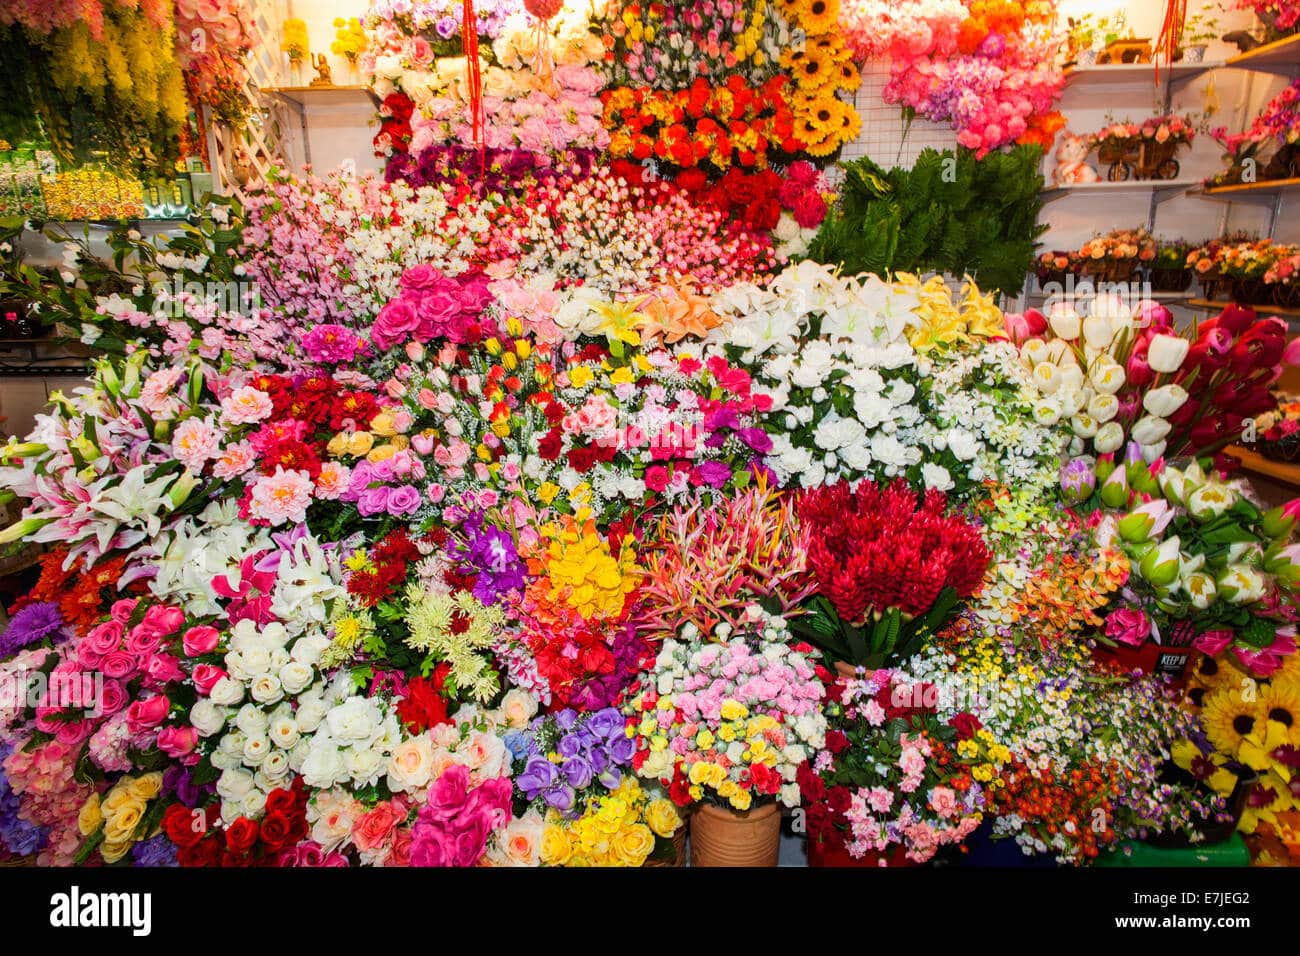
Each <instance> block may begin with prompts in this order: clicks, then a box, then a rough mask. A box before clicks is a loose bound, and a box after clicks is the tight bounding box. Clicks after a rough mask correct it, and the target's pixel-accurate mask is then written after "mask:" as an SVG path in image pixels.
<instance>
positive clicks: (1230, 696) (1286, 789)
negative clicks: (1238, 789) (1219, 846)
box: [1172, 655, 1300, 833]
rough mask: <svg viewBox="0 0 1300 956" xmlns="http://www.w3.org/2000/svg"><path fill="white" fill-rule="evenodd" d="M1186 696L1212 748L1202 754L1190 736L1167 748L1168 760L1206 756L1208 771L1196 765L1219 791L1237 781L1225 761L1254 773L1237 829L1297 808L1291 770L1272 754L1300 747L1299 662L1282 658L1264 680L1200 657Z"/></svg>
mask: <svg viewBox="0 0 1300 956" xmlns="http://www.w3.org/2000/svg"><path fill="white" fill-rule="evenodd" d="M1187 697H1188V701H1189V703H1190V704H1191V705H1192V706H1193V708H1197V707H1199V709H1200V713H1201V725H1202V726H1203V727H1204V729H1205V735H1206V737H1207V738H1208V739H1209V742H1210V745H1211V746H1212V747H1213V748H1214V752H1213V753H1210V754H1209V755H1208V756H1207V755H1205V754H1203V753H1202V752H1201V751H1200V749H1199V748H1197V747H1196V745H1195V744H1193V743H1191V742H1190V741H1180V742H1179V743H1177V744H1175V745H1174V747H1173V748H1172V752H1173V758H1174V762H1175V763H1177V764H1178V765H1179V766H1181V767H1183V768H1184V769H1188V770H1191V769H1192V765H1193V763H1197V762H1198V759H1200V760H1208V761H1209V764H1210V766H1211V767H1213V769H1212V770H1210V769H1209V767H1206V766H1205V764H1204V763H1201V764H1200V768H1201V772H1202V773H1203V774H1204V773H1205V771H1206V770H1209V773H1208V776H1206V778H1205V779H1206V783H1208V784H1209V785H1210V786H1211V787H1213V788H1214V789H1215V790H1217V791H1218V792H1219V793H1221V794H1223V795H1225V796H1226V795H1227V794H1228V793H1230V792H1231V791H1232V788H1233V787H1234V786H1235V785H1236V782H1237V776H1236V775H1235V774H1233V773H1231V772H1229V771H1228V770H1226V769H1225V765H1226V764H1228V763H1237V764H1244V765H1245V766H1246V767H1249V768H1250V769H1251V770H1254V771H1256V772H1257V773H1258V774H1259V782H1258V784H1257V785H1256V790H1255V792H1254V798H1253V799H1251V800H1250V801H1249V803H1248V805H1247V807H1246V810H1245V812H1244V813H1243V814H1242V818H1241V824H1240V829H1241V830H1242V832H1244V833H1253V832H1255V830H1256V829H1257V828H1258V827H1259V825H1260V824H1261V823H1265V824H1269V825H1270V826H1276V825H1277V823H1278V817H1277V815H1278V814H1279V813H1286V812H1288V811H1295V810H1300V801H1297V799H1296V797H1295V795H1294V794H1293V793H1292V791H1291V783H1292V781H1293V779H1294V778H1295V769H1294V768H1292V767H1290V766H1288V765H1287V764H1286V763H1285V762H1284V761H1281V760H1278V759H1277V757H1276V756H1275V755H1276V753H1277V752H1278V750H1279V749H1280V748H1282V747H1288V746H1289V747H1300V661H1297V659H1296V657H1295V656H1294V655H1293V656H1292V657H1289V658H1287V660H1286V663H1285V664H1284V665H1283V666H1282V667H1281V668H1280V669H1279V670H1278V671H1277V672H1275V673H1274V674H1273V675H1272V676H1271V677H1270V678H1269V679H1268V680H1264V679H1261V678H1256V677H1252V676H1251V675H1250V674H1248V673H1246V672H1245V671H1243V670H1241V669H1240V668H1238V667H1237V666H1236V665H1234V664H1233V663H1231V661H1230V660H1229V659H1228V658H1227V657H1220V658H1210V657H1205V658H1202V659H1201V660H1200V661H1199V662H1198V663H1197V665H1196V668H1195V671H1194V673H1193V675H1192V677H1191V678H1190V679H1189V681H1188V690H1187ZM1261 790H1262V791H1266V792H1267V793H1268V794H1269V795H1271V798H1272V799H1270V800H1269V801H1268V802H1267V803H1261V802H1260V801H1259V799H1258V797H1259V796H1260V794H1261Z"/></svg>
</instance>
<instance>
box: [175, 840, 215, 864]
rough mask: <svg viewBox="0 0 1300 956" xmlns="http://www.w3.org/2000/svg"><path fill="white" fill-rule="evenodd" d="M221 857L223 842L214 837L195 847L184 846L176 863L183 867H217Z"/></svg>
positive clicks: (179, 851) (178, 853)
mask: <svg viewBox="0 0 1300 956" xmlns="http://www.w3.org/2000/svg"><path fill="white" fill-rule="evenodd" d="M220 857H221V841H219V840H218V839H216V838H215V837H213V838H212V839H210V840H200V841H199V842H198V843H196V844H194V845H193V846H183V847H181V848H180V849H179V850H178V851H177V852H176V862H177V863H179V864H180V865H181V866H216V863H217V860H218V859H219V858H220Z"/></svg>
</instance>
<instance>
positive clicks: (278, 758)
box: [253, 750, 289, 790]
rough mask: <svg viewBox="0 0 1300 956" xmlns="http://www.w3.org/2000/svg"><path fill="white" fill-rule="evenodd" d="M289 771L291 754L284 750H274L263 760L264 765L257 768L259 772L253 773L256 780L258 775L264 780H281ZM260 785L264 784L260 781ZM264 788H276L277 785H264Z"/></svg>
mask: <svg viewBox="0 0 1300 956" xmlns="http://www.w3.org/2000/svg"><path fill="white" fill-rule="evenodd" d="M288 772H289V754H288V752H287V751H284V750H272V751H271V752H270V753H269V754H267V755H266V759H265V760H263V761H262V765H261V766H260V767H258V768H257V773H255V774H253V779H254V780H255V781H256V780H257V778H258V777H261V778H262V779H264V780H279V779H280V778H281V777H283V776H285V774H287V773H288ZM258 786H259V787H260V786H262V784H261V783H260V782H258ZM263 789H264V790H274V789H275V787H263Z"/></svg>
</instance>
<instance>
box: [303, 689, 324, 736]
mask: <svg viewBox="0 0 1300 956" xmlns="http://www.w3.org/2000/svg"><path fill="white" fill-rule="evenodd" d="M328 711H329V708H327V707H326V706H325V702H324V701H323V700H321V699H320V698H316V697H314V698H312V699H310V700H306V701H303V702H301V703H299V705H298V712H297V713H296V714H294V722H295V723H296V724H297V725H298V729H299V730H300V731H301V732H302V733H304V734H311V733H315V732H316V728H317V727H319V726H320V725H321V721H323V720H324V719H325V714H326V713H328Z"/></svg>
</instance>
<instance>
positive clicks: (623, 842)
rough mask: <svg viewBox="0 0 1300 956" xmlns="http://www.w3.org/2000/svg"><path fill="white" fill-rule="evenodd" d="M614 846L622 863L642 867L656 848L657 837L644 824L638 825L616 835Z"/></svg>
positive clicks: (615, 853)
mask: <svg viewBox="0 0 1300 956" xmlns="http://www.w3.org/2000/svg"><path fill="white" fill-rule="evenodd" d="M613 844H614V855H615V856H616V857H618V860H619V862H620V863H623V864H624V865H625V866H640V865H641V864H642V863H644V862H645V860H646V857H648V856H649V855H650V854H651V852H652V851H653V850H654V848H655V835H654V834H653V833H651V832H650V828H649V827H648V826H646V825H645V824H644V823H636V824H633V825H632V826H630V827H625V828H624V829H622V830H619V831H618V833H616V834H614V839H613Z"/></svg>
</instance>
